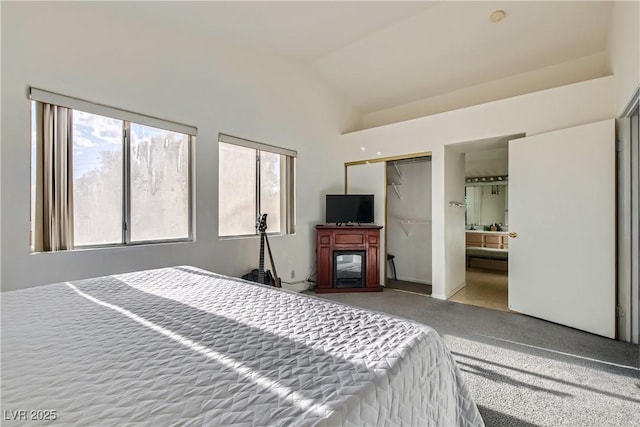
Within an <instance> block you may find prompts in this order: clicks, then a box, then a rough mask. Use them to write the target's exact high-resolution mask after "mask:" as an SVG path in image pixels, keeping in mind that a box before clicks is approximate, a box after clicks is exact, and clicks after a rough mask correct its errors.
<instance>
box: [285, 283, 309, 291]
mask: <svg viewBox="0 0 640 427" xmlns="http://www.w3.org/2000/svg"><path fill="white" fill-rule="evenodd" d="M282 288H283V289H287V290H289V291H293V292H302V291H306V290H307V289H309V282H306V281H300V282H293V283H287V282H282Z"/></svg>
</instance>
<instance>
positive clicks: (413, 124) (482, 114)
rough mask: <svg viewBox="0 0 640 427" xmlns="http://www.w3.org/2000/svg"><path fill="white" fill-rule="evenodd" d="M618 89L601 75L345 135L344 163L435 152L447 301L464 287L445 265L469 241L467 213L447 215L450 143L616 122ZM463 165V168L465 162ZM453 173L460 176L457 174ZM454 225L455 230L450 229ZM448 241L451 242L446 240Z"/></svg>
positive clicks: (440, 285) (439, 285) (437, 248)
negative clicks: (449, 294)
mask: <svg viewBox="0 0 640 427" xmlns="http://www.w3.org/2000/svg"><path fill="white" fill-rule="evenodd" d="M614 85H615V79H614V78H613V77H612V76H608V77H602V78H598V79H594V80H589V81H585V82H581V83H575V84H571V85H567V86H562V87H558V88H554V89H548V90H544V91H540V92H535V93H530V94H527V95H521V96H517V97H513V98H508V99H503V100H499V101H494V102H490V103H487V104H482V105H477V106H473V107H468V108H463V109H460V110H455V111H449V112H446V113H442V114H435V115H432V116H427V117H423V118H419V119H414V120H409V121H406V122H401V123H395V124H391V125H387V126H381V127H379V128H372V129H367V130H363V131H358V132H353V133H349V134H345V135H343V137H342V141H341V147H342V149H341V151H340V153H339V154H341V158H342V160H343V161H345V162H348V161H357V160H363V159H367V158H373V157H376V156H378V155H379V156H381V157H387V156H394V155H402V154H407V153H418V152H424V151H431V152H432V161H433V164H432V168H433V189H432V191H433V199H432V200H433V229H432V230H433V296H434V297H437V298H446V296H447V291H450V290H452V289H455V288H456V287H457V286H459V283H458V282H459V279H458V278H457V277H456V276H452V275H448V276H447V275H446V272H447V271H448V269H449V267H451V265H449V264H446V263H445V261H446V260H447V259H451V260H453V261H452V262H454V264H455V265H457V264H458V263H459V262H460V261H458V257H459V256H460V255H461V254H464V237H461V238H459V239H458V238H454V235H453V233H456V232H458V231H459V232H460V233H463V232H464V213H463V212H462V209H460V208H457V209H460V213H461V215H462V217H461V219H460V221H461V223H460V224H457V219H456V218H455V217H451V218H447V216H446V214H445V212H447V211H446V210H447V209H456V208H449V207H448V206H445V204H448V202H449V201H451V200H455V199H454V198H453V197H454V196H457V195H456V194H454V193H452V192H453V191H454V188H452V187H451V186H450V185H449V184H446V187H445V182H446V180H445V179H446V178H448V179H452V177H450V176H447V174H446V172H447V171H446V169H447V168H450V167H456V164H457V162H456V159H455V158H453V157H452V155H448V157H450V158H449V159H448V160H449V161H448V162H447V161H446V160H447V159H446V157H445V145H448V144H453V143H456V142H465V141H474V140H479V139H484V138H491V137H496V136H501V135H510V134H517V133H522V132H524V133H526V134H527V135H535V134H539V133H544V132H549V131H552V130H555V129H564V128H567V127H571V126H576V125H579V124H584V123H591V122H595V121H600V120H604V119H608V118H612V117H614V115H615V102H614V99H615V98H614V90H613V88H614ZM374 153H375V154H374ZM378 153H380V154H378ZM461 167H462V169H463V170H464V164H463V165H462V166H461ZM452 173H455V174H457V172H456V171H452ZM462 176H464V174H462ZM451 185H456V184H455V183H452V184H451ZM463 185H464V184H461V186H460V189H459V191H460V192H461V194H460V196H458V198H459V199H460V201H462V199H463V197H464V193H463V191H464V190H463ZM456 191H457V190H456ZM454 215H455V214H454ZM585 226H589V225H588V224H586V225H585ZM449 227H452V229H451V230H449V229H448V228H449ZM454 227H455V230H454V229H453V228H454ZM445 230H446V232H445ZM447 238H450V239H451V240H446V239H447ZM445 254H446V255H445ZM449 257H451V258H449ZM463 258H464V257H463V256H462V264H461V265H460V266H459V269H460V274H462V275H464V259H463Z"/></svg>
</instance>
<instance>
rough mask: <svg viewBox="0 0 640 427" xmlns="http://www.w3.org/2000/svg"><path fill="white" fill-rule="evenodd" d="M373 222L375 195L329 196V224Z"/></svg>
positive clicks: (327, 217)
mask: <svg viewBox="0 0 640 427" xmlns="http://www.w3.org/2000/svg"><path fill="white" fill-rule="evenodd" d="M373 222H374V216H373V194H327V200H326V223H327V224H330V223H336V224H348V223H358V224H369V223H373Z"/></svg>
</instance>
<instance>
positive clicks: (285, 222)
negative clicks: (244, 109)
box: [217, 133, 298, 240]
mask: <svg viewBox="0 0 640 427" xmlns="http://www.w3.org/2000/svg"><path fill="white" fill-rule="evenodd" d="M221 143H224V144H228V145H235V146H239V147H245V148H250V149H253V150H255V156H256V163H255V171H256V181H255V186H254V198H255V205H256V212H255V217H256V224H257V222H258V218H259V217H260V215H261V209H260V192H261V162H260V157H261V156H260V154H261V152H268V153H271V154H279V155H281V156H283V157H284V160H285V161H284V164H281V165H280V170H281V173H283V174H282V175H281V176H280V179H281V183H280V216H281V218H280V231H275V232H269V229H267V234H268V235H270V236H286V235H295V234H296V222H297V221H296V214H297V212H296V210H297V209H296V202H297V197H296V173H297V158H298V152H297V151H295V150H291V149H288V148H282V147H277V146H274V145H269V144H264V143H261V142H257V141H252V140H249V139H244V138H239V137H236V136H232V135H228V134H225V133H219V134H218V233H217V234H218V239H221V240H227V239H241V238H253V237H257V236H260V232H259V231H258V228H257V227H255V228H254V232H252V233H246V234H224V235H222V234H220V220H221V215H220V182H221V181H220V175H219V174H220V147H221V145H220V144H221ZM267 223H268V219H267Z"/></svg>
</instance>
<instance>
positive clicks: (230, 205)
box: [218, 134, 297, 237]
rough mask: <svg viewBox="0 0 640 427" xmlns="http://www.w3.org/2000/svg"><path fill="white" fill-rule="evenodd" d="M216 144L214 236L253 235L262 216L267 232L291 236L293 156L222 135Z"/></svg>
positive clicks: (293, 214) (285, 151)
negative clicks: (216, 182)
mask: <svg viewBox="0 0 640 427" xmlns="http://www.w3.org/2000/svg"><path fill="white" fill-rule="evenodd" d="M218 141H219V142H218V144H219V168H218V235H219V236H220V237H229V236H250V235H256V234H258V230H257V228H256V222H257V219H258V217H259V215H260V214H264V213H266V214H267V232H269V233H280V234H293V233H295V160H296V157H297V153H296V152H295V151H293V150H287V149H284V148H279V147H274V146H271V145H267V144H262V143H259V142H254V141H249V140H246V139H241V138H236V137H233V136H229V135H224V134H220V137H219V139H218Z"/></svg>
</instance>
